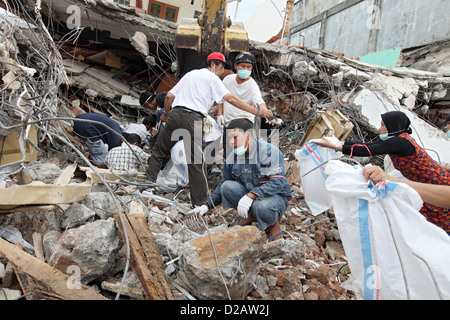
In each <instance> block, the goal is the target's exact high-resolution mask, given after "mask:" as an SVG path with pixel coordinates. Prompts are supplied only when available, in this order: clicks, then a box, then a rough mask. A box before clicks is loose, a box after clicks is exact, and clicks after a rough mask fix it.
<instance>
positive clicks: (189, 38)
mask: <svg viewBox="0 0 450 320" xmlns="http://www.w3.org/2000/svg"><path fill="white" fill-rule="evenodd" d="M175 43H176V46H177V48H178V49H192V50H195V51H197V52H200V49H201V46H202V28H201V27H200V25H199V24H198V20H197V19H192V18H183V19H181V22H180V24H179V25H178V28H177V34H176V35H175Z"/></svg>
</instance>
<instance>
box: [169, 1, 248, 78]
mask: <svg viewBox="0 0 450 320" xmlns="http://www.w3.org/2000/svg"><path fill="white" fill-rule="evenodd" d="M226 3H227V2H226V0H204V1H203V13H202V15H201V16H200V17H199V18H198V19H190V18H184V19H181V21H180V24H179V25H178V28H177V33H176V35H175V45H176V50H177V56H178V69H179V70H178V73H179V74H180V75H181V76H183V75H184V74H185V73H186V72H189V71H190V70H192V69H196V68H200V67H202V66H203V65H204V63H205V59H206V56H207V55H208V54H210V53H211V52H214V51H218V52H222V53H223V54H224V55H225V56H229V55H230V54H231V53H239V52H244V51H247V50H248V34H247V32H246V31H245V28H244V25H243V23H241V22H235V23H231V20H230V19H229V18H227V17H226Z"/></svg>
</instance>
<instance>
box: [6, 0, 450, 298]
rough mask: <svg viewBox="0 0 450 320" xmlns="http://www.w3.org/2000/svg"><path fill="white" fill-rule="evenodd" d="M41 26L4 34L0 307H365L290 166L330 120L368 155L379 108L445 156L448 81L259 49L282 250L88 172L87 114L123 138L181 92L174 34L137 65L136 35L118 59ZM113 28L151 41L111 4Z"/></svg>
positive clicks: (163, 191) (182, 194)
mask: <svg viewBox="0 0 450 320" xmlns="http://www.w3.org/2000/svg"><path fill="white" fill-rule="evenodd" d="M91 2H92V1H87V2H86V6H90V5H91ZM101 3H102V4H103V2H101ZM16 8H21V5H19V3H17V6H16ZM91 9H93V10H94V12H95V14H101V12H102V10H101V8H100V5H98V6H97V7H96V6H95V5H93V7H92V8H91ZM19 11H20V10H19ZM24 12H25V13H24V15H25V16H27V14H29V13H26V12H29V11H26V10H25V11H24ZM39 12H40V11H39V10H36V11H35V15H34V16H33V19H34V21H35V24H34V25H33V27H29V26H28V27H25V28H23V27H21V26H20V25H18V24H14V23H9V24H8V23H5V24H4V25H3V29H2V34H1V43H0V63H1V66H2V80H3V84H2V88H1V89H0V94H1V98H2V105H3V106H4V107H3V108H2V110H0V139H2V140H1V141H2V143H3V147H2V148H3V149H2V158H1V162H0V199H1V201H0V203H1V205H0V236H1V239H0V299H3V298H7V299H17V298H22V299H23V298H26V299H114V298H116V299H179V300H189V299H247V300H272V299H305V300H331V299H356V294H355V292H353V291H352V287H351V270H350V269H349V267H348V264H347V259H346V256H345V252H344V249H343V246H342V243H341V241H340V237H339V230H338V226H337V222H336V219H335V217H334V214H333V212H332V210H328V211H326V212H323V213H322V214H320V215H317V216H313V215H312V214H311V213H310V210H309V209H308V206H307V204H306V202H305V199H304V196H303V190H302V186H301V180H300V173H299V172H298V166H297V163H296V161H295V156H294V153H295V151H296V150H298V149H299V148H300V147H301V141H302V140H303V138H304V137H305V134H306V132H307V128H308V126H309V125H310V124H311V122H312V121H313V119H315V117H316V116H317V115H318V114H322V113H324V112H325V111H326V110H327V109H336V110H339V111H340V112H342V114H344V115H345V116H346V117H347V118H348V120H349V121H351V123H352V124H353V126H354V129H353V130H352V131H351V132H350V133H349V135H348V139H350V140H356V141H364V142H371V141H373V140H374V139H376V138H377V137H378V132H377V126H378V125H379V123H377V122H376V121H378V119H377V118H376V117H373V118H372V115H371V111H373V110H374V108H375V107H373V105H372V104H371V103H372V101H374V100H376V101H378V103H377V106H376V107H377V108H379V107H380V106H381V108H385V111H388V110H389V108H398V109H401V110H406V111H408V112H410V113H411V114H412V115H413V116H414V117H415V118H414V119H415V121H418V122H420V129H421V128H422V125H423V123H425V121H424V120H423V119H426V120H427V122H429V123H426V124H425V125H423V126H425V127H426V128H427V130H428V131H430V132H431V133H430V136H431V137H432V139H434V140H435V142H436V143H441V141H444V139H446V138H445V137H444V134H443V133H439V127H440V126H441V125H442V118H443V114H444V113H445V111H446V110H447V109H446V105H445V103H442V101H445V97H446V95H447V90H448V88H449V86H450V82H449V81H450V78H449V77H448V74H445V73H434V72H425V71H419V70H415V69H395V68H386V67H378V66H374V65H369V64H366V63H362V62H360V61H357V60H354V59H348V58H346V57H344V56H342V55H339V54H334V53H330V52H326V51H319V50H315V49H311V48H303V47H295V46H276V45H271V44H265V43H256V42H251V43H250V51H252V52H253V53H254V54H255V56H256V57H257V61H258V65H257V68H256V70H255V72H254V73H253V76H254V77H255V79H256V80H257V82H258V83H259V85H260V87H261V90H262V92H263V94H264V99H265V101H266V103H267V105H268V106H269V108H270V109H272V110H273V111H275V112H277V113H278V114H279V115H280V116H281V118H282V119H283V121H284V124H283V125H282V126H281V127H279V128H278V129H279V130H277V133H278V141H277V142H278V145H279V147H280V149H281V150H282V152H283V154H284V157H285V161H286V169H287V178H288V180H289V182H290V184H291V188H292V191H293V195H294V198H293V202H292V203H291V204H290V206H289V208H288V210H287V211H286V212H285V214H284V215H283V217H282V218H281V224H282V225H283V228H284V231H285V237H284V239H281V240H277V241H274V242H268V240H267V236H266V235H265V234H264V233H261V232H260V231H259V230H258V229H257V228H256V227H255V226H245V227H241V226H234V225H235V223H236V216H237V214H236V212H235V211H233V210H227V211H225V210H223V208H221V207H218V208H216V209H215V210H212V212H210V214H208V215H207V216H205V217H204V218H203V219H202V218H196V217H191V216H188V215H186V213H187V211H188V210H189V209H190V207H191V205H190V198H189V186H187V187H181V186H178V187H176V188H164V186H159V185H154V184H150V183H148V181H147V180H146V176H145V174H142V173H137V172H122V173H117V172H110V171H109V170H106V169H98V168H95V167H93V166H92V165H90V163H89V161H88V160H87V158H86V156H85V155H86V151H87V150H86V148H85V146H84V145H83V144H82V143H80V141H79V140H78V139H77V138H76V137H75V136H74V135H73V134H72V133H71V121H70V119H72V118H73V117H74V116H75V115H77V114H79V113H82V112H99V113H104V114H106V115H108V116H110V117H112V118H114V119H115V120H117V121H118V122H119V123H120V124H121V125H122V126H123V127H124V126H126V125H127V124H128V123H130V122H139V120H140V119H142V118H143V117H144V116H145V115H147V114H149V113H150V112H149V111H148V110H146V109H143V108H142V107H141V106H140V105H139V103H138V99H137V98H138V93H139V92H140V91H143V90H147V89H148V90H154V91H158V92H162V91H167V90H169V89H170V88H171V86H173V85H174V83H176V81H177V80H176V54H175V49H174V48H173V46H172V44H171V43H170V41H171V40H170V39H171V38H172V37H173V33H174V31H173V30H174V29H173V28H174V26H173V25H170V24H167V25H164V28H162V29H161V30H163V31H159V32H162V33H163V34H165V35H166V36H167V39H169V40H167V42H166V43H163V44H164V45H161V46H160V43H158V45H157V46H156V47H157V49H156V50H157V51H156V52H155V51H152V50H155V49H154V48H153V49H152V50H150V51H149V52H147V53H146V55H144V56H143V55H142V53H141V52H138V51H137V49H135V46H136V44H133V41H132V40H133V39H131V38H132V36H133V35H134V36H135V35H139V34H135V33H134V32H132V33H130V39H125V40H123V39H122V41H120V42H117V45H112V44H107V43H106V42H107V41H104V42H102V41H89V40H87V39H86V38H85V37H86V33H83V32H82V31H81V30H74V31H67V30H65V31H66V32H67V34H63V35H61V34H60V33H58V32H61V31H60V29H58V30H50V31H49V30H48V29H47V27H46V25H51V24H46V23H44V21H43V18H42V17H41V16H40V14H39ZM105 15H106V16H107V17H108V18H111V17H113V18H114V19H118V17H121V18H123V21H125V22H126V23H127V24H132V23H136V24H138V25H139V24H142V25H145V27H146V28H153V27H154V26H153V27H152V26H151V23H156V22H157V21H156V22H155V20H154V19H152V18H145V19H144V18H142V17H141V16H140V15H138V14H136V13H133V12H130V10H123V9H121V10H116V7H115V6H112V5H111V6H110V7H108V8H107V9H105ZM49 16H51V15H49ZM150 22H151V23H150ZM61 29H62V30H64V29H63V28H61ZM156 29H157V28H156ZM152 30H153V29H152ZM164 30H166V32H165V33H164ZM88 37H89V34H88ZM77 40H78V42H77ZM96 40H98V39H97V38H96ZM106 40H111V39H110V38H108V39H106ZM120 48H122V50H119V49H120ZM158 50H163V51H164V52H163V53H164V54H162V52H161V51H158ZM144 51H145V50H144ZM438 101H440V103H437V102H438ZM211 114H212V115H213V114H214V109H213V110H212V112H211ZM418 129H419V126H418ZM273 131H275V130H273ZM271 138H272V137H269V140H270V139H271ZM423 138H424V139H425V138H426V137H425V135H424V136H423ZM8 139H9V140H8ZM447 143H448V141H447ZM5 146H11V147H10V148H9V149H8V148H6V147H5ZM438 151H439V152H446V151H445V150H440V149H439V150H438ZM7 156H8V157H7ZM442 159H443V160H446V159H450V157H447V156H446V155H445V154H443V156H442ZM365 160H367V159H361V161H362V162H364V161H365ZM370 161H372V162H374V161H375V163H377V161H378V163H377V164H381V165H382V164H383V159H382V158H376V159H375V160H374V159H371V160H370ZM220 172H221V165H220V164H216V165H215V166H214V170H211V171H210V174H209V177H208V178H209V187H210V189H211V191H212V190H214V188H215V186H216V185H217V183H218V182H219V180H220V179H221V173H220ZM11 243H18V244H20V246H14V245H11ZM73 288H77V289H79V290H72V289H73Z"/></svg>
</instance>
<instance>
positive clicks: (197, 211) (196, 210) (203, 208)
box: [188, 204, 209, 217]
mask: <svg viewBox="0 0 450 320" xmlns="http://www.w3.org/2000/svg"><path fill="white" fill-rule="evenodd" d="M208 210H209V208H208V206H207V205H206V204H204V205H202V206H200V207H195V208H194V209H192V210H190V211H189V212H188V214H189V213H195V214H196V215H197V216H200V217H201V216H203V215H204V214H205V213H207V212H208Z"/></svg>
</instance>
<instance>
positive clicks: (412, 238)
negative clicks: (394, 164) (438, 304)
mask: <svg viewBox="0 0 450 320" xmlns="http://www.w3.org/2000/svg"><path fill="white" fill-rule="evenodd" d="M325 173H326V176H327V179H326V183H325V186H326V189H324V190H322V191H323V192H324V193H326V192H327V190H328V192H329V195H330V196H331V200H332V204H333V208H334V212H335V214H336V220H337V223H338V229H339V233H340V236H341V239H342V243H343V246H344V250H345V253H346V256H347V258H348V262H349V266H350V270H351V275H352V277H351V278H352V280H353V281H352V284H353V287H354V291H355V293H356V294H357V296H358V298H360V299H366V300H372V299H373V300H377V299H380V300H386V299H389V300H390V299H424V300H425V299H450V274H449V273H448V270H449V269H448V268H449V266H450V237H449V236H448V235H447V233H446V232H445V231H444V230H442V229H441V228H439V227H437V226H435V225H434V224H432V223H430V222H428V221H426V219H425V217H424V216H423V215H422V214H420V213H419V211H418V210H420V208H421V206H422V199H421V198H420V196H419V194H418V193H417V192H416V191H415V190H413V189H412V188H410V187H409V186H408V185H406V184H404V183H393V182H381V183H378V184H377V185H376V190H378V192H379V194H380V195H381V198H380V197H379V196H378V195H377V192H376V191H375V189H374V187H372V185H371V184H370V183H369V182H365V181H364V176H363V175H362V168H361V167H360V166H351V165H349V164H346V163H344V162H342V161H339V160H332V161H330V162H328V163H327V165H326V168H325ZM304 188H305V186H304Z"/></svg>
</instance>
